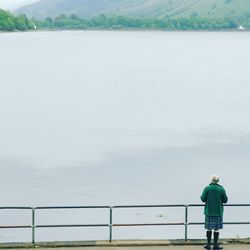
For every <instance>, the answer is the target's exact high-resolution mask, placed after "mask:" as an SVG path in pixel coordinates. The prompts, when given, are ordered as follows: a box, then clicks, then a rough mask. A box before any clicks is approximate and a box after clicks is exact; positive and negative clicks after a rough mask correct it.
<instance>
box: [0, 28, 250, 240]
mask: <svg viewBox="0 0 250 250" xmlns="http://www.w3.org/2000/svg"><path fill="white" fill-rule="evenodd" d="M249 42H250V33H249V32H164V31H62V32H27V33H18V32H16V33H1V34H0V76H1V78H0V79H1V82H0V86H1V91H0V115H1V130H0V138H1V140H0V149H1V150H0V169H1V175H0V185H1V189H0V190H1V191H0V192H1V204H2V205H1V206H53V205H57V206H59V205H127V204H190V203H200V198H199V197H200V194H201V192H202V190H203V188H204V186H205V185H207V184H208V183H209V181H210V176H211V175H212V174H218V175H220V176H221V184H222V185H223V186H224V187H225V188H226V191H227V194H228V196H229V202H230V203H249V197H250V184H249V174H250V172H249V168H248V167H249V165H250V154H249V150H250V84H249V79H250V71H249V65H250V50H249ZM237 209H238V210H237V211H234V212H232V210H233V209H231V210H230V209H228V208H227V210H226V213H225V220H227V221H236V220H239V219H240V220H246V221H247V218H248V217H249V215H250V212H249V211H248V210H246V211H245V210H244V212H242V211H243V209H241V208H237ZM6 213H7V212H4V213H2V214H1V215H0V220H1V221H2V223H3V224H4V223H5V224H8V223H10V222H11V223H14V224H16V222H13V221H14V218H15V220H18V219H17V218H16V216H13V214H11V215H10V214H8V216H6ZM9 213H10V212H9ZM12 213H13V212H12ZM143 213H145V214H143ZM143 215H144V216H143ZM25 216H26V215H25ZM25 216H24V217H23V218H25V219H23V218H22V220H21V221H23V220H26V219H27V218H26V217H25ZM53 216H54V215H52V214H50V215H48V217H49V218H50V219H51V218H53ZM79 216H83V215H79ZM127 216H128V215H126V214H124V215H121V218H122V219H123V220H124V222H126V218H127ZM130 216H134V217H135V219H136V218H137V219H138V220H139V221H140V220H142V221H143V219H142V218H146V219H149V220H150V221H151V220H152V221H155V220H157V221H160V222H167V221H169V220H171V219H172V217H171V212H169V211H168V210H167V211H165V210H163V211H162V210H161V211H155V210H154V211H152V212H151V213H150V215H149V214H148V213H147V212H145V211H140V212H138V211H136V212H132V214H131V215H130ZM65 217H66V220H67V218H68V217H67V216H65V213H64V214H62V215H61V218H60V220H61V219H62V218H63V219H65ZM179 217H180V218H182V214H181V215H177V218H179ZM194 217H195V218H198V219H200V220H203V215H202V209H201V210H199V211H198V212H197V211H196V212H195V213H194ZM72 219H73V220H74V219H75V220H76V221H77V222H78V220H77V219H76V218H72ZM58 220H59V219H58ZM77 222H76V223H77ZM23 223H25V222H23ZM49 223H52V222H51V221H50V222H49ZM69 223H70V222H69ZM26 224H27V223H26ZM246 228H248V231H249V227H248V226H244V228H242V227H238V226H234V227H230V226H227V227H225V230H224V231H223V236H224V237H237V235H239V236H241V237H247V236H250V235H249V233H247V230H245V229H246ZM43 230H44V229H43ZM60 230H62V229H60ZM60 230H58V229H56V230H54V231H56V232H53V233H51V234H50V233H47V231H46V233H45V232H41V233H40V234H39V235H38V236H37V238H38V240H48V239H52V240H54V239H56V240H57V239H58V240H60V239H61V238H60V237H62V235H63V239H65V235H67V237H68V238H69V239H74V240H75V239H82V235H78V234H77V233H76V234H74V235H73V234H72V233H68V232H73V231H74V230H72V229H67V230H68V231H67V230H66V231H67V233H62V231H63V230H62V231H60ZM77 230H79V229H77ZM91 230H92V229H91ZM91 230H90V229H88V233H89V231H91ZM102 230H103V229H102ZM119 230H120V231H119ZM24 231H25V230H24ZM41 231H42V230H41ZM44 231H45V230H44ZM58 231H59V232H58ZM103 231H104V232H103ZM103 231H102V232H100V234H98V237H99V238H106V233H107V230H106V231H105V230H103ZM177 231H178V230H176V231H175V232H172V230H171V229H170V230H169V232H168V234H167V233H166V232H165V228H164V230H162V229H159V228H157V229H155V228H154V229H152V228H151V229H150V230H149V229H145V230H144V231H143V230H142V229H141V228H140V230H138V228H136V229H134V228H133V229H124V230H123V229H117V233H116V234H115V235H114V237H116V238H143V237H146V238H171V237H177V238H182V237H183V234H178V233H176V232H177ZM182 231H183V230H182V229H181V232H182ZM14 232H15V235H14V236H13V230H12V231H11V232H5V231H4V230H3V229H2V230H1V231H0V241H9V240H11V241H13V240H14V241H15V240H20V239H22V240H23V239H24V240H29V239H30V236H29V235H30V234H27V232H26V231H25V232H21V233H20V235H19V233H18V232H17V230H14ZM57 234H58V235H57ZM204 235H205V233H204V230H203V229H202V228H201V227H195V229H194V231H193V232H191V233H190V237H204ZM13 237H14V238H13ZM88 238H94V239H95V238H97V234H96V231H94V230H93V234H92V235H91V236H89V237H87V239H88Z"/></svg>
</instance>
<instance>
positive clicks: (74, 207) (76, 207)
mask: <svg viewBox="0 0 250 250" xmlns="http://www.w3.org/2000/svg"><path fill="white" fill-rule="evenodd" d="M81 208H110V206H53V207H35V208H34V209H36V210H41V209H81Z"/></svg>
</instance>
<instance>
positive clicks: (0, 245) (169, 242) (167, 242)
mask: <svg viewBox="0 0 250 250" xmlns="http://www.w3.org/2000/svg"><path fill="white" fill-rule="evenodd" d="M220 243H221V244H223V245H228V244H230V245H232V244H250V238H244V239H238V238H237V239H233V238H231V239H221V240H220ZM204 244H205V240H204V239H192V240H188V241H185V240H182V239H180V240H178V239H177V240H113V241H112V242H109V241H55V242H38V243H36V244H31V243H25V242H18V243H17V242H13V243H0V249H11V248H15V249H16V248H47V247H50V248H57V247H83V246H96V247H112V246H113V247H116V246H117V247H126V246H127V247H129V246H135V247H136V246H184V245H194V246H195V245H204Z"/></svg>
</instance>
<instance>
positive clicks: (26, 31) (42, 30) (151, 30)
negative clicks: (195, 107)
mask: <svg viewBox="0 0 250 250" xmlns="http://www.w3.org/2000/svg"><path fill="white" fill-rule="evenodd" d="M45 31H46V32H60V31H115V32H116V31H117V32H120V31H131V32H136V31H143V32H159V31H162V32H195V33H199V32H239V33H245V32H249V31H250V29H245V30H239V29H207V30H205V29H200V30H196V29H190V30H181V29H180V30H169V29H140V28H122V29H112V28H110V29H107V28H105V29H100V28H96V29H36V30H25V31H23V30H13V31H4V30H0V34H4V33H30V32H45Z"/></svg>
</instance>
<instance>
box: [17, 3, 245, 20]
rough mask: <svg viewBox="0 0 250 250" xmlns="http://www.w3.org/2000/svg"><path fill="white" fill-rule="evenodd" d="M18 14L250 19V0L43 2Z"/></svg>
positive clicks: (20, 10)
mask: <svg viewBox="0 0 250 250" xmlns="http://www.w3.org/2000/svg"><path fill="white" fill-rule="evenodd" d="M16 13H19V14H20V13H23V14H26V15H27V16H28V17H35V18H40V19H43V18H46V17H55V16H58V15H60V14H65V15H71V14H76V15H77V16H80V17H93V16H97V15H100V14H105V15H109V16H111V15H112V16H118V15H119V16H127V17H134V18H180V17H184V18H189V17H201V18H208V19H209V18H211V19H213V18H217V19H219V18H231V19H232V18H233V19H234V18H235V19H237V20H243V21H244V18H249V17H250V0H40V1H39V2H37V3H34V4H30V5H27V6H24V7H22V8H19V9H18V10H16Z"/></svg>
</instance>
